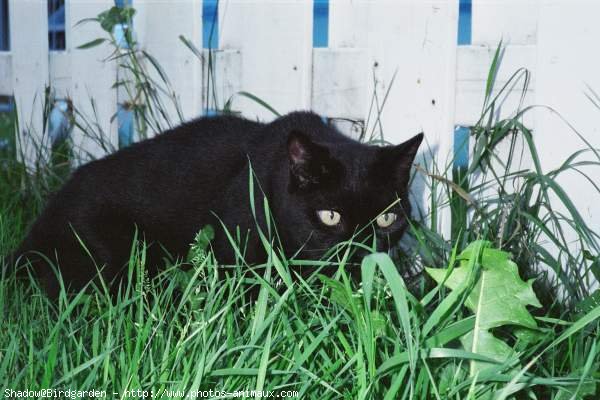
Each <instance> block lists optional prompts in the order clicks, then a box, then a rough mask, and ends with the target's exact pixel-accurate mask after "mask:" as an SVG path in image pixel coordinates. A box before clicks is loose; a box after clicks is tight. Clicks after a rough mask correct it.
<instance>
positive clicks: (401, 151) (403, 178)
mask: <svg viewBox="0 0 600 400" xmlns="http://www.w3.org/2000/svg"><path fill="white" fill-rule="evenodd" d="M422 141H423V133H419V134H418V135H415V136H413V137H412V138H410V139H408V140H407V141H406V142H403V143H400V144H399V145H396V146H393V147H392V148H389V150H388V152H387V162H386V164H387V165H388V167H391V168H392V171H394V172H395V174H396V179H397V180H398V182H400V183H401V184H402V185H405V184H407V183H408V180H409V178H410V170H411V167H412V165H413V162H414V161H415V156H416V155H417V151H418V150H419V146H420V145H421V142H422ZM390 164H391V165H390Z"/></svg>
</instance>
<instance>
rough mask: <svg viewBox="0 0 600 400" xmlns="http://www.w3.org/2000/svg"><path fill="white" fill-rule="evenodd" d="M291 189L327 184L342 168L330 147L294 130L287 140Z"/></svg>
mask: <svg viewBox="0 0 600 400" xmlns="http://www.w3.org/2000/svg"><path fill="white" fill-rule="evenodd" d="M287 151H288V158H289V162H290V177H291V182H290V183H291V187H290V189H291V190H294V189H307V188H310V187H314V186H318V185H321V184H327V183H329V182H331V181H332V180H333V179H335V176H336V174H337V173H338V172H339V170H340V165H339V162H338V161H337V160H334V159H333V158H332V157H331V154H330V152H329V149H328V148H327V147H325V146H322V145H320V144H317V143H315V142H313V141H312V140H311V139H310V137H308V135H306V134H305V133H302V132H300V131H292V132H290V134H289V136H288V141H287Z"/></svg>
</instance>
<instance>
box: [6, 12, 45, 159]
mask: <svg viewBox="0 0 600 400" xmlns="http://www.w3.org/2000/svg"><path fill="white" fill-rule="evenodd" d="M8 8H9V19H10V21H28V23H11V24H10V30H11V31H10V37H11V55H12V57H11V61H12V89H13V91H14V96H15V102H16V106H17V113H18V118H19V128H20V140H18V152H19V154H20V155H21V157H23V160H24V161H25V163H26V165H27V167H28V168H34V167H35V164H36V162H37V161H38V160H39V161H40V162H41V163H45V162H46V161H47V160H48V155H49V140H48V136H47V135H46V132H44V126H43V109H44V101H45V100H44V97H45V95H44V91H45V87H46V86H47V85H48V76H49V75H48V13H47V10H46V8H47V4H46V2H42V1H38V0H12V1H10V3H9V7H8Z"/></svg>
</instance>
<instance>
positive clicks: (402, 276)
mask: <svg viewBox="0 0 600 400" xmlns="http://www.w3.org/2000/svg"><path fill="white" fill-rule="evenodd" d="M109 17H110V18H113V19H114V18H117V17H118V18H121V17H120V16H118V15H112V17H111V15H110V14H106V15H105V18H109ZM108 22H110V21H108ZM110 39H114V38H109V40H110ZM113 41H114V40H113ZM184 42H185V40H184ZM131 44H132V46H130V48H131V49H133V50H131V51H127V52H115V54H114V57H115V58H116V59H117V60H119V62H120V63H122V64H123V66H126V67H128V70H129V71H130V75H129V79H127V80H124V81H121V82H116V84H115V87H119V88H123V87H125V90H126V92H127V93H129V95H130V96H131V101H130V103H129V104H130V105H131V107H132V109H133V110H134V111H135V112H136V119H137V121H138V122H137V123H138V128H140V127H141V128H144V127H145V128H144V129H147V130H148V131H152V130H160V129H159V128H161V127H164V126H169V125H170V124H171V121H168V120H164V119H163V118H161V115H163V114H164V108H163V103H162V101H163V100H164V99H162V100H161V97H160V96H157V93H159V92H160V90H158V89H157V88H156V85H157V84H159V83H161V82H162V83H161V84H162V85H163V86H165V87H168V79H167V77H166V76H163V75H162V74H160V66H159V65H158V64H157V63H156V62H155V60H154V61H153V60H150V61H151V62H150V65H151V66H152V70H153V71H154V72H157V71H158V72H159V74H158V75H159V76H160V82H156V81H155V80H151V79H149V78H148V75H149V73H148V69H147V67H143V65H144V63H142V62H140V60H141V59H143V58H144V57H148V56H149V55H145V54H143V53H142V52H138V51H136V50H135V44H134V43H131ZM191 50H193V49H191ZM500 51H501V47H499V50H498V53H497V54H499V53H500ZM498 59H499V57H498V56H497V57H496V58H495V61H494V62H493V63H492V67H491V68H490V78H489V79H488V82H487V84H486V99H485V103H484V104H483V107H482V116H481V119H480V121H479V122H478V123H477V124H476V125H475V126H474V127H473V129H472V139H473V140H474V141H475V146H474V148H475V151H474V156H473V157H472V159H471V162H470V165H469V166H468V168H467V169H466V171H461V174H460V175H456V174H455V175H454V180H453V179H452V178H453V171H452V160H449V161H448V162H446V163H442V162H441V160H440V158H439V157H437V158H435V157H430V161H427V162H425V161H421V163H420V166H419V168H418V170H417V175H418V177H419V178H420V179H422V180H424V182H425V185H426V187H427V188H428V190H429V191H430V193H431V195H430V197H429V206H430V208H429V210H428V209H426V208H421V209H419V210H417V211H418V212H419V213H420V216H419V217H418V218H416V219H415V220H414V221H413V222H412V226H411V229H410V232H409V234H408V235H407V236H408V237H407V239H406V241H405V242H406V243H405V244H404V251H402V252H398V254H396V255H395V256H394V258H390V257H388V256H387V255H384V254H373V255H371V256H369V257H367V258H366V259H365V260H363V263H362V265H361V266H357V265H351V264H348V262H347V255H348V252H349V251H350V250H351V248H352V245H349V244H348V245H342V246H340V247H339V248H337V249H336V250H335V251H332V254H331V257H330V258H329V259H328V260H323V261H316V262H315V261H313V262H308V261H303V260H287V259H286V258H285V257H283V256H282V255H281V254H280V253H279V252H278V251H277V249H276V248H275V249H274V248H271V245H270V243H272V241H271V240H270V238H269V235H268V234H267V233H265V234H264V236H263V239H264V245H265V248H266V250H267V251H268V252H269V254H270V257H269V260H268V262H267V263H266V264H264V265H260V266H248V265H246V264H245V263H244V262H243V261H242V260H240V261H239V262H238V263H237V265H233V266H222V265H219V264H218V262H217V261H216V260H215V259H214V257H213V255H212V254H211V252H210V248H208V247H207V240H206V239H207V237H206V235H199V236H198V238H197V242H196V243H195V244H194V245H193V246H192V249H191V253H190V262H191V264H192V265H193V268H192V269H191V270H187V271H186V270H184V269H183V268H180V265H178V264H175V265H170V266H169V267H168V268H167V269H165V270H164V271H163V272H162V273H161V274H160V275H159V276H158V277H156V278H155V279H153V280H151V281H150V280H148V279H147V278H146V276H145V274H144V269H145V262H144V259H145V257H144V255H145V251H144V244H143V243H139V242H135V243H133V244H132V251H131V257H130V261H129V279H128V280H127V281H126V282H125V283H124V284H123V286H122V287H121V293H120V295H119V296H117V298H111V297H110V296H109V295H107V293H106V287H105V286H103V285H97V286H91V287H89V288H88V290H86V291H83V292H81V293H78V294H74V295H67V294H65V293H64V292H62V293H61V295H60V297H59V299H58V300H57V301H56V302H53V301H50V300H49V299H48V298H47V297H46V296H45V295H44V293H43V292H42V291H41V290H40V289H39V287H38V285H37V283H36V282H35V281H30V280H28V279H25V280H22V279H21V280H19V279H17V278H16V277H15V274H14V271H13V270H12V268H10V266H8V267H9V268H3V269H2V271H3V272H2V274H3V275H2V279H1V281H0V332H1V333H2V334H1V335H0V387H2V388H3V389H5V388H12V389H14V390H24V389H40V388H57V389H63V388H71V389H77V390H90V389H98V390H105V391H106V392H107V394H108V397H115V398H124V397H128V396H126V391H128V390H129V391H135V390H138V389H140V390H147V391H153V394H154V395H158V394H161V393H162V394H163V395H164V396H165V397H168V396H169V395H172V393H171V391H176V390H183V391H186V392H195V391H197V390H202V391H207V390H211V389H212V390H225V391H229V392H232V391H237V390H275V391H283V390H293V391H297V392H298V396H299V397H300V398H309V399H312V398H319V399H386V400H387V399H457V400H458V399H491V398H500V399H503V398H515V399H525V398H527V399H531V398H537V399H581V398H597V396H598V394H599V393H600V391H598V390H597V385H598V381H599V379H600V375H599V373H598V370H599V369H600V355H599V349H598V345H599V341H600V337H599V332H600V322H599V321H600V308H599V307H600V306H599V304H600V302H599V301H598V297H600V296H598V294H597V293H598V292H596V294H594V293H590V285H589V282H588V281H586V279H588V278H587V277H588V276H596V277H598V276H600V261H599V260H600V258H599V253H600V252H599V248H600V246H599V245H598V236H597V233H596V232H593V231H592V230H591V229H590V228H589V227H588V226H587V225H586V224H585V221H584V220H583V218H581V216H580V215H579V213H578V211H577V209H575V208H574V207H573V206H572V203H571V200H570V198H569V196H568V195H567V194H565V193H564V191H562V190H561V189H560V187H559V186H557V184H556V182H555V178H556V176H558V175H559V174H561V173H564V172H565V171H568V170H577V171H583V170H582V169H581V168H582V167H584V166H586V165H597V164H598V162H599V161H600V160H599V158H598V156H597V153H596V152H595V150H594V149H591V148H589V147H588V148H583V149H582V151H581V152H578V153H576V154H574V155H573V157H570V158H569V159H567V160H565V163H564V164H563V165H562V166H561V167H560V168H557V169H556V170H554V171H542V170H541V168H540V167H539V163H538V162H537V150H536V146H535V140H534V137H533V135H532V134H531V132H530V131H529V130H528V129H527V127H526V126H524V125H523V122H522V120H523V119H522V116H523V114H524V113H526V112H528V111H529V108H521V109H518V110H516V111H515V115H513V116H512V117H510V118H507V119H504V120H500V121H496V120H494V119H493V118H492V115H493V114H494V112H495V107H496V102H497V99H498V98H500V97H501V96H502V94H503V93H506V87H504V88H499V89H498V90H495V91H494V90H493V89H494V76H495V75H496V70H497V68H498V67H499V63H498V62H497V60H498ZM146 65H148V64H146ZM213 76H214V74H213ZM528 81H529V75H528V72H527V71H524V70H520V71H517V72H516V73H515V75H514V76H513V78H512V79H511V82H512V84H522V86H523V92H524V91H525V89H526V87H527V84H528ZM509 83H510V82H509ZM507 86H509V84H507ZM240 95H242V96H246V97H251V96H252V97H254V98H255V99H256V101H258V102H259V103H260V104H263V105H264V106H265V107H267V108H270V109H272V107H271V106H270V105H269V104H268V103H266V102H263V101H262V100H260V99H258V98H256V97H255V96H253V95H252V94H248V93H241V94H240ZM384 105H385V96H384V98H383V99H378V98H376V97H375V96H374V101H373V107H372V110H371V113H370V115H369V120H370V122H369V121H367V123H365V124H364V125H363V126H364V127H365V128H364V129H365V132H363V134H362V135H361V137H362V138H363V140H369V141H373V142H375V143H381V142H382V141H384V139H383V138H384V132H383V127H382V126H381V124H379V123H378V121H379V120H380V119H379V115H380V113H381V111H382V108H383V106H384ZM212 106H213V105H211V107H212ZM230 106H231V101H228V102H226V104H224V105H223V108H224V109H225V110H226V111H229V112H231V110H230ZM73 115H74V123H75V124H76V125H77V126H79V127H80V128H83V129H84V130H85V128H86V127H92V126H94V123H93V121H88V120H86V119H85V117H84V116H82V115H81V114H79V113H78V112H77V110H74V113H73ZM2 121H3V119H2V117H0V124H1V123H2ZM373 121H375V122H373ZM173 122H175V121H173ZM13 124H14V121H12V120H11V122H6V123H5V124H4V125H5V126H4V128H2V127H1V126H0V136H1V135H3V134H4V135H8V136H9V137H10V136H11V132H14V126H13ZM86 132H87V131H86ZM90 135H91V136H94V137H98V134H97V132H90ZM573 135H574V136H576V135H577V132H573ZM500 143H507V144H508V148H509V151H508V156H507V154H506V152H505V151H504V150H503V151H502V152H501V151H500V150H499V148H498V145H499V144H500ZM15 153H16V152H9V153H6V154H2V155H1V156H2V159H1V160H0V255H5V254H8V252H9V251H10V250H12V249H14V248H15V246H16V245H17V244H18V242H19V241H20V239H21V238H22V237H23V235H24V233H25V230H26V228H27V226H28V225H29V224H30V223H31V222H32V220H33V219H34V218H35V216H36V215H38V214H39V212H40V210H41V207H42V206H43V204H44V201H45V199H46V198H47V196H48V194H49V193H50V192H51V191H52V190H54V189H55V188H56V187H57V186H58V185H59V184H60V183H61V182H62V180H64V178H65V176H64V160H63V161H61V162H60V163H59V165H57V164H56V163H51V164H50V165H47V166H41V168H40V169H38V170H37V171H29V173H26V171H25V167H24V166H23V164H22V163H20V162H19V161H18V157H16V155H15ZM523 154H526V155H527V157H529V158H530V159H531V160H532V163H531V167H530V168H529V167H527V168H521V167H520V165H519V161H520V159H521V158H522V157H523ZM250 182H251V183H252V182H253V181H252V180H250ZM489 188H494V190H492V191H490V190H489ZM551 196H555V197H556V198H557V199H558V200H555V201H559V202H562V203H563V205H565V206H566V208H565V209H566V210H567V212H566V213H563V214H557V213H555V212H554V209H555V206H556V203H555V202H554V203H550V201H549V198H550V197H551ZM250 198H253V196H250ZM251 205H252V207H254V206H260V207H262V206H263V205H262V204H261V205H254V204H251ZM240 206H246V205H240ZM446 210H449V211H450V214H451V215H461V216H462V217H461V218H460V221H461V222H460V223H458V224H457V223H455V224H454V225H453V237H452V240H451V241H449V240H448V238H444V237H443V236H442V235H441V233H440V232H439V231H438V224H437V223H436V221H438V220H439V219H440V218H442V214H443V213H444V211H446ZM465 216H467V218H465ZM467 221H468V224H467ZM215 229H220V228H219V227H215ZM565 229H571V230H572V232H574V235H575V237H576V245H577V246H575V247H574V246H573V244H572V243H570V241H569V239H568V235H565ZM203 232H204V233H206V231H205V230H203ZM208 236H210V235H208ZM479 239H484V240H486V241H487V242H489V243H491V245H492V246H493V247H495V248H498V249H502V250H503V251H505V252H508V253H510V254H511V255H512V258H513V260H514V261H515V262H516V264H517V265H518V266H519V268H520V271H521V275H522V276H523V277H526V276H527V277H533V276H536V277H537V278H538V279H537V280H536V285H539V286H536V294H537V297H538V298H540V299H541V300H543V303H545V304H546V306H547V307H546V308H545V309H544V310H542V311H539V310H538V311H535V310H534V309H532V308H529V312H531V313H533V314H534V318H535V323H536V325H537V328H536V329H532V330H529V331H528V330H523V329H521V330H519V329H517V328H516V327H515V325H514V324H517V321H516V320H514V321H509V323H506V324H502V325H501V326H497V327H495V328H493V329H492V330H491V332H492V333H493V335H494V336H495V338H496V339H498V340H501V341H502V342H503V343H504V344H505V345H506V346H509V347H510V348H511V349H512V352H511V355H510V357H507V358H506V359H503V360H502V361H498V360H496V361H494V359H490V357H489V356H487V355H485V354H481V353H479V352H477V351H474V349H475V350H476V349H478V348H480V347H477V346H467V345H465V343H464V337H465V335H468V334H470V333H472V332H473V331H474V330H475V329H479V327H480V326H481V324H480V321H481V320H480V319H479V318H481V317H482V313H484V312H485V311H482V310H484V309H483V308H477V309H475V311H473V308H472V307H471V308H470V307H469V303H468V302H467V300H468V299H469V296H471V295H472V293H473V292H472V291H473V289H474V288H475V287H478V288H479V290H480V291H482V290H486V289H485V287H484V285H483V284H481V285H479V286H476V284H477V282H478V281H479V279H482V278H481V277H482V276H483V274H484V272H485V270H484V268H488V267H485V266H484V264H485V262H484V260H479V259H478V258H477V257H475V258H471V259H470V261H469V262H471V263H472V264H469V265H470V266H471V268H472V269H473V271H476V272H474V275H472V279H471V281H469V283H468V284H467V283H465V284H464V286H461V289H460V290H456V288H454V290H450V289H448V288H446V285H444V284H443V283H444V282H443V281H442V282H441V283H439V284H438V283H435V282H434V281H433V280H431V279H429V278H428V276H427V274H424V273H421V272H422V270H423V267H437V268H450V269H452V270H455V268H456V267H458V266H461V265H462V264H460V262H462V261H460V260H459V259H458V258H460V257H459V254H460V252H461V251H462V250H463V249H465V248H466V247H467V245H468V244H469V243H472V242H474V241H476V240H479ZM232 245H235V240H233V239H232ZM573 249H575V250H576V251H573ZM326 266H327V267H333V269H334V270H337V271H338V272H337V273H336V274H335V276H333V278H331V279H326V278H324V277H322V276H320V275H319V268H321V267H326ZM463 266H464V265H463ZM308 267H311V268H313V269H316V270H315V271H314V272H313V273H312V274H308V276H307V275H302V276H298V274H297V272H298V271H299V270H300V269H301V268H302V269H306V268H308ZM357 268H360V269H361V273H360V274H359V275H360V276H361V278H360V279H359V280H358V281H356V280H352V279H351V278H349V272H350V269H357ZM544 269H546V270H548V269H550V270H551V271H553V275H552V276H555V278H553V277H552V276H550V277H547V278H544V276H543V274H542V275H541V276H538V275H539V271H540V270H544ZM482 271H483V272H482ZM450 273H451V272H448V276H450ZM219 275H220V276H219ZM553 288H556V290H554V289H553ZM482 294H484V295H488V296H489V295H493V292H487V293H482ZM559 298H561V300H560V301H558V300H557V299H559ZM487 312H488V313H490V311H487ZM488 316H489V315H488ZM478 321H479V322H478ZM510 322H512V323H513V324H511V323H510ZM461 339H463V341H461ZM481 363H487V364H486V365H487V366H488V368H487V369H484V370H481V371H480V370H479V369H478V368H477V367H476V366H477V365H482V364H481ZM113 393H117V395H113ZM3 394H4V392H3ZM129 394H131V393H129ZM134 394H137V393H134ZM133 397H141V396H133Z"/></svg>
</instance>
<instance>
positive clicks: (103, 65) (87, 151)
mask: <svg viewBox="0 0 600 400" xmlns="http://www.w3.org/2000/svg"><path fill="white" fill-rule="evenodd" d="M113 5H114V2H113V1H112V0H94V1H76V0H67V1H66V13H65V34H66V38H67V46H66V47H67V50H66V51H67V52H68V53H69V55H70V59H71V89H70V93H69V95H70V96H69V97H70V98H71V99H72V101H73V106H74V109H75V110H76V111H77V115H75V118H76V120H77V121H78V123H79V124H81V125H82V127H83V128H84V129H80V128H79V127H77V126H76V127H75V128H74V130H73V133H72V140H73V152H74V155H75V160H76V161H85V160H88V159H94V158H99V157H102V156H103V155H105V154H107V153H109V152H111V151H112V150H114V149H116V148H117V146H118V138H117V123H116V120H114V119H113V116H114V115H115V114H116V112H117V95H116V90H115V89H114V88H112V85H113V84H114V83H115V82H116V79H117V64H116V62H115V61H111V60H108V57H109V56H110V55H111V48H110V47H109V45H108V44H106V43H104V44H101V45H99V46H96V47H93V48H88V49H78V48H77V47H78V46H81V45H82V44H84V43H88V42H90V41H92V40H94V39H97V38H100V37H106V33H105V32H103V31H102V29H101V28H100V26H99V25H98V24H97V23H95V22H87V23H82V24H78V23H79V22H80V21H82V20H84V19H86V18H94V17H96V16H97V15H98V14H100V13H101V12H103V11H105V10H107V9H109V8H110V7H111V6H113Z"/></svg>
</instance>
